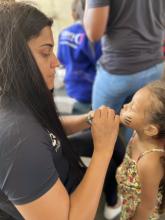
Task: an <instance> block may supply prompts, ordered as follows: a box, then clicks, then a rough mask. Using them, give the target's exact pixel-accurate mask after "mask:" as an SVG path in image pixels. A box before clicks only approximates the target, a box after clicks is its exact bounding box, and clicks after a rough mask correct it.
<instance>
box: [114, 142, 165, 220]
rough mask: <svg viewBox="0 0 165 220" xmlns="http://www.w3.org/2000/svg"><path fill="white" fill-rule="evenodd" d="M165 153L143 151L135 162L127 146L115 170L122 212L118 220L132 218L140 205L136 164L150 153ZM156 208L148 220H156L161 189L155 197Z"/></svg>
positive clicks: (139, 188)
mask: <svg viewBox="0 0 165 220" xmlns="http://www.w3.org/2000/svg"><path fill="white" fill-rule="evenodd" d="M153 151H154V152H165V151H164V150H161V149H152V150H148V151H145V152H144V153H143V154H141V155H140V157H139V158H138V160H137V161H135V160H133V159H131V157H130V146H128V149H127V152H126V155H125V158H124V161H123V163H122V164H121V165H120V167H119V168H118V170H117V174H116V179H117V182H118V189H119V194H120V195H121V196H122V197H123V204H122V211H121V217H120V220H129V219H130V218H132V217H133V216H134V213H135V211H136V208H137V206H138V205H139V204H140V194H141V185H140V179H139V175H138V171H137V162H138V161H139V160H140V159H141V158H142V157H143V156H144V155H146V154H148V153H150V152H153ZM157 201H158V202H157V206H156V207H155V209H154V211H153V213H152V214H151V216H150V217H149V220H158V219H159V213H158V209H159V208H158V207H159V205H160V204H161V201H162V193H161V188H159V191H158V196H157Z"/></svg>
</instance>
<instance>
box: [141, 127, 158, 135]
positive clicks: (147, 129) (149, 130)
mask: <svg viewBox="0 0 165 220" xmlns="http://www.w3.org/2000/svg"><path fill="white" fill-rule="evenodd" d="M158 133H159V129H158V127H157V126H156V125H152V124H150V125H147V126H146V127H145V128H144V134H145V135H147V136H150V137H152V136H156V135H157V134H158Z"/></svg>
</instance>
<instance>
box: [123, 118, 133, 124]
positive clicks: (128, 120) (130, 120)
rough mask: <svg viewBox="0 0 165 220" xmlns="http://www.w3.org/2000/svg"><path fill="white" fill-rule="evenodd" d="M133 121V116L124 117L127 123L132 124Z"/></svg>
mask: <svg viewBox="0 0 165 220" xmlns="http://www.w3.org/2000/svg"><path fill="white" fill-rule="evenodd" d="M131 122H132V117H131V116H127V117H126V118H125V119H124V123H125V124H126V125H128V126H129V125H130V124H131Z"/></svg>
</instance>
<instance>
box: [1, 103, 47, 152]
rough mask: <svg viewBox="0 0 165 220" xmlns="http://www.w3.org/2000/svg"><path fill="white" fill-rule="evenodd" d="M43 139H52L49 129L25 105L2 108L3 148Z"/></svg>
mask: <svg viewBox="0 0 165 220" xmlns="http://www.w3.org/2000/svg"><path fill="white" fill-rule="evenodd" d="M43 141H45V142H46V141H50V138H49V135H48V133H47V131H46V130H45V129H44V128H43V127H42V126H41V125H40V123H39V122H38V121H37V119H36V118H35V117H34V116H33V114H32V113H31V112H30V110H28V109H27V108H26V107H25V106H24V105H13V106H10V108H3V109H0V146H1V147H0V148H1V150H3V148H5V149H8V148H12V147H13V146H17V147H18V146H21V145H25V144H26V143H31V144H32V143H34V144H35V143H37V142H38V143H39V142H43ZM36 147H37V146H36Z"/></svg>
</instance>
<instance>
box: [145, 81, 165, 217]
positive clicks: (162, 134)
mask: <svg viewBox="0 0 165 220" xmlns="http://www.w3.org/2000/svg"><path fill="white" fill-rule="evenodd" d="M146 88H148V89H149V90H150V92H151V94H152V97H153V99H152V104H151V105H152V106H151V110H150V112H151V114H150V118H149V120H150V122H151V123H153V124H155V125H157V126H158V128H159V132H158V134H157V135H156V136H155V138H156V139H158V140H161V141H162V142H163V143H164V149H165V81H163V80H156V81H153V82H152V83H149V84H148V85H147V86H146ZM155 98H156V99H157V100H158V102H159V103H158V102H156V103H155ZM161 163H162V166H163V168H164V177H163V179H162V180H161V183H160V187H161V190H162V194H163V199H162V203H161V205H160V210H159V211H160V213H163V211H164V210H165V156H163V157H162V158H161Z"/></svg>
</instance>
